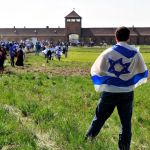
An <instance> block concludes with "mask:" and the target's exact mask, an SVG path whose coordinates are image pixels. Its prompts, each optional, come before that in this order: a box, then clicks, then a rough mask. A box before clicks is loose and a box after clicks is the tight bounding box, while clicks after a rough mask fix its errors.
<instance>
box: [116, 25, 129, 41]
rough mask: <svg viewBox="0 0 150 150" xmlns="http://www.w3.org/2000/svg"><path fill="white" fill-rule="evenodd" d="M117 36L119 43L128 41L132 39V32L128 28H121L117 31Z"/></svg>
mask: <svg viewBox="0 0 150 150" xmlns="http://www.w3.org/2000/svg"><path fill="white" fill-rule="evenodd" d="M115 36H116V38H117V40H118V41H127V40H128V39H129V37H130V30H129V29H128V28H127V27H119V28H117V29H116V32H115Z"/></svg>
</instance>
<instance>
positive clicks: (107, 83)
mask: <svg viewBox="0 0 150 150" xmlns="http://www.w3.org/2000/svg"><path fill="white" fill-rule="evenodd" d="M91 75H92V81H93V84H94V87H95V90H96V91H100V92H101V91H107V92H116V93H118V92H130V91H133V90H134V89H135V88H136V87H138V86H139V85H141V84H143V83H146V82H147V78H148V69H147V66H146V64H145V63H144V59H143V57H142V55H141V53H140V52H139V51H138V50H136V49H135V48H134V49H133V48H132V47H130V46H129V45H128V44H123V43H119V44H116V45H114V46H112V47H111V48H109V49H106V50H105V51H104V52H102V54H101V55H100V56H99V57H98V58H97V59H96V61H95V62H94V64H93V66H92V68H91Z"/></svg>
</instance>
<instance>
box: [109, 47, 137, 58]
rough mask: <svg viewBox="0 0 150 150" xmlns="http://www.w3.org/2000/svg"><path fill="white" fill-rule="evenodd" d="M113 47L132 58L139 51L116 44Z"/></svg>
mask: <svg viewBox="0 0 150 150" xmlns="http://www.w3.org/2000/svg"><path fill="white" fill-rule="evenodd" d="M112 49H113V50H115V51H117V52H118V53H120V54H122V55H123V56H125V57H127V58H132V57H134V56H135V54H136V53H137V52H136V51H134V50H130V49H127V48H125V47H123V46H120V45H114V46H113V47H112Z"/></svg>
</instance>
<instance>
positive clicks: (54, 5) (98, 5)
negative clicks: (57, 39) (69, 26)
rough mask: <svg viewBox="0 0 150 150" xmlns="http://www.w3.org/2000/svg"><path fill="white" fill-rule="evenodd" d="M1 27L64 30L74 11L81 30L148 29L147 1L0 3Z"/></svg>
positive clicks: (26, 0)
mask: <svg viewBox="0 0 150 150" xmlns="http://www.w3.org/2000/svg"><path fill="white" fill-rule="evenodd" d="M0 6H1V7H0V19H1V20H0V27H1V28H5V27H11V28H12V27H13V26H15V27H17V28H18V27H20V28H23V27H24V26H26V28H29V27H32V28H34V27H39V28H40V27H41V28H44V27H46V26H49V27H58V26H60V27H61V28H63V27H65V19H64V17H65V16H66V15H68V14H69V13H70V12H71V11H72V10H73V8H75V11H76V12H77V13H78V14H79V15H80V16H81V17H82V27H84V28H85V27H118V26H127V27H131V26H132V25H134V26H135V27H150V0H0Z"/></svg>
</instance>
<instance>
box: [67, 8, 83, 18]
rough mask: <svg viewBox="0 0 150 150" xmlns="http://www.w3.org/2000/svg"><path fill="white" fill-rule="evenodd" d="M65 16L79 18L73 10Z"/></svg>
mask: <svg viewBox="0 0 150 150" xmlns="http://www.w3.org/2000/svg"><path fill="white" fill-rule="evenodd" d="M65 18H81V17H80V16H79V15H78V14H77V13H76V12H75V11H74V10H73V11H72V12H71V13H70V14H68V15H67V16H66V17H65Z"/></svg>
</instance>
